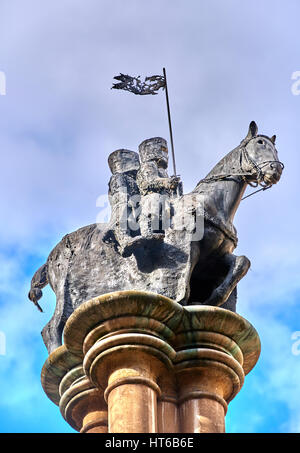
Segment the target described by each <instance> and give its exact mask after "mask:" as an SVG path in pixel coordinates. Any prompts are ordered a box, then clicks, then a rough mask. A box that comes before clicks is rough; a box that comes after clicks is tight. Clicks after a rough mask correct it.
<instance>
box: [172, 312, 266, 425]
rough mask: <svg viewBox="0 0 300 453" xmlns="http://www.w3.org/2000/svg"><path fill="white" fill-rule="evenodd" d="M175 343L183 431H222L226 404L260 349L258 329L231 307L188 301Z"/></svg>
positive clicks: (252, 365) (255, 360) (254, 361)
mask: <svg viewBox="0 0 300 453" xmlns="http://www.w3.org/2000/svg"><path fill="white" fill-rule="evenodd" d="M174 347H175V349H176V350H177V354H176V359H175V373H176V377H177V383H178V404H179V417H180V430H181V432H182V433H193V432H197V433H202V432H204V433H220V432H224V431H225V415H226V411H227V405H228V403H229V402H230V401H231V400H232V399H233V398H234V397H235V396H236V394H237V393H238V392H239V390H240V389H241V387H242V385H243V382H244V377H245V375H246V374H247V373H249V371H250V370H251V369H252V368H253V367H254V365H255V364H256V362H257V360H258V357H259V354H260V340H259V337H258V334H257V332H256V330H255V329H254V327H253V326H252V325H251V324H250V323H249V322H248V321H246V320H245V319H244V318H242V317H241V316H239V315H237V314H236V313H233V312H231V311H228V310H225V309H222V308H219V307H211V306H205V305H203V306H201V305H198V306H188V307H185V309H184V317H183V319H182V323H181V325H180V327H179V329H178V330H177V336H176V339H175V344H174Z"/></svg>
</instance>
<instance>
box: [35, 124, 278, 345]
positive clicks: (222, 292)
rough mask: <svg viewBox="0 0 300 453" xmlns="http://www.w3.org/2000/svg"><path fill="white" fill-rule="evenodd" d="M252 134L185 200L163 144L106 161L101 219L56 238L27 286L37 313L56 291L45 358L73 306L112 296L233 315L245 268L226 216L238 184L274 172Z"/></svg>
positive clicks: (267, 182) (268, 181) (267, 143)
mask: <svg viewBox="0 0 300 453" xmlns="http://www.w3.org/2000/svg"><path fill="white" fill-rule="evenodd" d="M257 132H258V131H257V126H256V124H255V123H254V122H252V123H251V124H250V126H249V131H248V134H247V136H246V138H245V139H244V140H242V142H241V143H240V145H239V146H237V147H236V148H235V149H234V150H233V151H231V152H229V153H228V154H227V155H226V156H225V157H224V158H223V159H222V160H221V161H220V162H219V163H218V164H217V165H216V166H215V167H214V168H213V169H212V170H211V172H210V173H209V174H208V175H207V176H206V177H205V178H204V179H202V180H201V181H200V182H199V183H198V184H197V186H196V188H195V189H194V190H193V191H192V192H190V193H188V194H183V191H182V183H181V181H180V179H179V178H178V177H175V178H174V177H173V178H169V176H168V173H167V166H168V152H167V144H166V142H165V140H164V139H162V138H159V137H155V138H152V139H149V140H146V141H144V142H143V143H142V144H141V145H140V147H139V154H138V153H135V152H134V151H129V150H118V151H115V152H114V153H112V154H111V155H110V157H109V165H110V169H111V171H112V177H111V180H110V183H109V200H110V203H111V212H112V214H111V219H110V222H109V223H108V224H105V225H103V224H102V225H99V224H92V225H88V226H85V227H83V228H80V229H79V230H77V231H75V232H73V233H70V234H67V235H66V236H64V238H63V239H62V240H61V241H60V242H59V243H58V244H57V246H56V247H55V248H54V249H53V250H52V252H51V253H50V255H49V257H48V259H47V262H46V263H45V264H44V265H43V266H41V268H40V269H39V270H38V271H37V272H36V273H35V275H34V276H33V279H32V283H31V289H30V293H29V298H30V299H31V300H32V301H33V302H34V303H35V304H36V305H37V306H38V307H39V304H38V300H39V299H40V297H41V296H42V291H41V289H42V288H43V287H44V286H45V285H47V284H48V283H49V284H50V285H51V288H52V289H53V291H54V292H55V294H56V299H57V304H56V309H55V313H54V315H53V317H52V319H51V320H50V322H49V323H48V324H47V325H46V326H45V328H44V329H43V332H42V336H43V339H44V342H45V344H46V347H47V349H48V351H49V352H51V351H53V350H54V349H56V348H57V347H59V346H60V345H61V343H62V332H63V328H64V325H65V323H66V321H67V319H68V318H69V316H70V315H71V314H72V313H73V311H74V310H75V309H76V308H78V307H79V306H80V305H81V304H82V303H83V302H85V301H86V300H89V299H92V298H93V297H97V296H99V295H101V294H106V293H111V292H114V291H124V290H140V291H151V292H152V293H156V294H160V295H163V296H166V297H168V298H171V299H172V300H174V301H176V302H177V303H178V304H180V305H212V306H221V307H222V308H224V309H227V310H231V311H233V312H234V311H235V310H236V286H237V284H238V282H239V281H240V280H241V278H242V277H244V275H245V274H246V273H247V271H248V269H249V266H250V261H249V259H248V258H246V257H245V256H236V255H234V254H233V251H234V249H235V248H236V246H237V234H236V229H235V227H234V225H233V219H234V216H235V213H236V211H237V208H238V206H239V203H240V201H241V199H242V197H243V194H244V191H245V189H246V187H247V185H248V184H249V185H258V184H259V185H261V186H262V187H269V186H271V185H273V184H275V183H277V182H278V181H279V179H280V176H281V173H282V168H283V164H282V163H281V162H280V161H279V160H278V155H277V150H276V148H275V136H273V137H272V138H269V137H267V136H265V135H259V134H258V133H257ZM39 308H40V307H39Z"/></svg>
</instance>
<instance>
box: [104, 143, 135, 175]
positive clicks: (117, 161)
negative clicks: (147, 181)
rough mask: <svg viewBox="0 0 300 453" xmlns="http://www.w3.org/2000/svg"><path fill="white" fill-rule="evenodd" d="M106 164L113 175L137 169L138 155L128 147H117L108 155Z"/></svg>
mask: <svg viewBox="0 0 300 453" xmlns="http://www.w3.org/2000/svg"><path fill="white" fill-rule="evenodd" d="M108 165H109V168H110V171H111V172H112V174H113V175H116V174H117V173H126V172H128V171H137V170H138V169H139V168H140V160H139V155H138V153H136V152H135V151H130V150H129V149H117V150H116V151H113V152H112V153H111V154H110V155H109V156H108Z"/></svg>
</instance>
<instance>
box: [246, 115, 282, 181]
mask: <svg viewBox="0 0 300 453" xmlns="http://www.w3.org/2000/svg"><path fill="white" fill-rule="evenodd" d="M257 132H258V128H257V125H256V123H255V122H254V121H252V122H251V123H250V126H249V131H248V134H247V136H246V138H245V139H244V140H243V141H242V142H241V145H240V147H241V150H242V155H241V167H242V170H243V172H244V178H245V180H246V182H247V183H248V184H250V185H255V186H257V185H258V184H259V185H261V186H262V187H270V186H272V185H273V184H276V183H277V182H278V181H279V179H280V177H281V174H282V170H283V168H284V165H283V163H282V162H280V161H279V160H278V153H277V149H276V147H275V140H276V135H273V137H271V138H270V137H267V136H266V135H261V134H258V133H257Z"/></svg>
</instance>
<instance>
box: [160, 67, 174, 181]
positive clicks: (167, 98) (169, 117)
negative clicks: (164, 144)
mask: <svg viewBox="0 0 300 453" xmlns="http://www.w3.org/2000/svg"><path fill="white" fill-rule="evenodd" d="M163 72H164V78H165V84H166V85H165V91H166V101H167V110H168V121H169V130H170V139H171V149H172V158H173V170H174V176H177V172H176V164H175V153H174V143H173V133H172V124H171V114H170V103H169V95H168V84H167V74H166V69H165V68H163Z"/></svg>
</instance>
